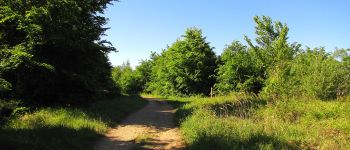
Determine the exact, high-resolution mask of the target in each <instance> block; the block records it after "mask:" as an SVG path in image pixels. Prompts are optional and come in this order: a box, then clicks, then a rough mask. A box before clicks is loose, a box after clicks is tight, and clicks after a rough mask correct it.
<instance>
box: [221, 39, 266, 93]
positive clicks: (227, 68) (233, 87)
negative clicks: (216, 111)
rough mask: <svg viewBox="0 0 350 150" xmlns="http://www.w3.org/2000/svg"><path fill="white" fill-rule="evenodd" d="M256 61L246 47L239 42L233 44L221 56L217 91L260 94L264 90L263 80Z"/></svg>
mask: <svg viewBox="0 0 350 150" xmlns="http://www.w3.org/2000/svg"><path fill="white" fill-rule="evenodd" d="M255 61H256V60H255V59H254V56H253V55H252V52H251V51H248V49H247V47H246V46H244V45H242V44H241V43H240V42H238V41H234V42H232V44H231V45H228V46H227V47H226V48H225V49H224V51H223V53H222V54H221V57H220V62H221V63H222V64H221V65H219V67H218V68H217V76H218V77H217V83H216V85H215V87H216V89H217V90H218V91H220V93H221V94H223V93H228V92H232V91H244V92H254V93H258V92H259V91H260V90H261V88H262V85H261V82H262V81H261V80H262V78H261V77H260V75H261V71H260V70H259V68H257V67H258V66H257V64H256V63H257V62H255Z"/></svg>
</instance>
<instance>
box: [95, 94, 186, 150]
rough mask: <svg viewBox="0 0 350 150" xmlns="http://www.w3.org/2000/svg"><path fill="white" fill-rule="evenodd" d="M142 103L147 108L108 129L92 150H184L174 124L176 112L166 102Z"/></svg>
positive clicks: (149, 99) (150, 99) (153, 100)
mask: <svg viewBox="0 0 350 150" xmlns="http://www.w3.org/2000/svg"><path fill="white" fill-rule="evenodd" d="M145 99H146V100H148V101H149V104H148V105H147V106H145V107H144V108H142V109H141V110H139V111H137V112H135V113H133V114H131V115H130V116H129V117H128V118H126V119H125V120H124V121H122V122H121V123H120V124H119V125H118V126H117V127H115V128H113V129H111V130H110V131H109V132H108V133H107V135H106V137H105V138H103V139H102V140H100V141H98V142H97V143H96V144H95V147H94V148H95V150H114V149H115V150H129V149H151V150H152V149H154V150H170V149H183V148H184V144H183V141H182V139H181V135H180V133H179V129H178V128H177V127H176V126H175V123H174V112H175V110H174V109H173V108H172V107H171V106H170V105H169V104H167V102H166V101H162V100H159V99H154V98H145Z"/></svg>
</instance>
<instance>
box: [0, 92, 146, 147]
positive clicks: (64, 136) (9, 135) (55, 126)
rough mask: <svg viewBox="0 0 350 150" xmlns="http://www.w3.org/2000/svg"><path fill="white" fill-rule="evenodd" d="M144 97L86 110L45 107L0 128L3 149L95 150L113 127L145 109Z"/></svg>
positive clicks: (113, 102) (117, 101)
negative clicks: (142, 108)
mask: <svg viewBox="0 0 350 150" xmlns="http://www.w3.org/2000/svg"><path fill="white" fill-rule="evenodd" d="M145 103H146V101H144V100H142V98H140V97H137V96H133V97H120V98H116V99H114V100H105V101H99V102H97V103H95V104H92V105H91V106H88V107H84V108H41V109H39V110H37V111H34V112H32V113H27V114H24V115H21V116H18V117H16V118H12V119H10V120H9V121H8V122H7V123H6V124H5V125H3V126H2V127H1V128H0V130H1V131H0V149H33V150H34V149H40V150H42V149H44V150H45V149H50V150H55V149H57V150H61V149H65V150H69V149H72V150H73V149H74V150H76V149H78V150H79V149H81V150H86V149H87V150H88V149H93V143H94V141H96V140H97V139H98V138H100V137H102V136H103V134H104V133H106V131H107V130H108V128H109V127H111V126H113V125H115V124H116V123H117V122H118V121H120V120H121V119H122V118H123V117H124V116H126V115H127V114H129V113H131V112H133V111H135V110H136V109H139V108H141V107H143V106H144V104H145Z"/></svg>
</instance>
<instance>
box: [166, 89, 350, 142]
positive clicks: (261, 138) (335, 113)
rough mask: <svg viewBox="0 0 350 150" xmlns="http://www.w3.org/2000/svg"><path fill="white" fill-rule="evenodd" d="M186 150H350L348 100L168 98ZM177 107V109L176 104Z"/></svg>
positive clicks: (247, 96) (228, 97)
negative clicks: (175, 110) (272, 100)
mask: <svg viewBox="0 0 350 150" xmlns="http://www.w3.org/2000/svg"><path fill="white" fill-rule="evenodd" d="M168 101H170V103H172V104H176V105H174V106H175V107H177V108H178V109H177V112H176V113H177V115H176V116H177V117H178V118H177V120H178V122H179V124H180V129H181V132H182V133H183V136H184V140H185V141H186V143H187V144H188V149H334V148H335V149H349V148H350V147H349V145H350V121H349V120H350V116H349V115H348V114H350V99H349V98H344V99H342V100H334V101H322V100H317V99H307V100H303V99H290V100H280V101H274V102H273V103H272V102H269V101H267V100H264V99H262V98H260V97H256V96H249V95H246V94H233V95H230V96H222V97H215V98H201V97H189V98H176V97H173V98H168ZM179 103H180V104H181V105H178V104H179Z"/></svg>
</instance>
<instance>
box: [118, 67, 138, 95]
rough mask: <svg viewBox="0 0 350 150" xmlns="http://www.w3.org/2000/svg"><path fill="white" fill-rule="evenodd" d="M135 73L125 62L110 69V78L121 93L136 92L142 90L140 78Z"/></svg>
mask: <svg viewBox="0 0 350 150" xmlns="http://www.w3.org/2000/svg"><path fill="white" fill-rule="evenodd" d="M137 73H138V72H136V71H134V70H133V69H132V68H131V66H130V63H129V62H126V63H123V65H121V66H117V67H114V68H113V69H112V79H113V80H114V82H115V83H116V85H117V86H118V87H119V88H120V90H121V92H122V93H123V94H137V93H139V92H141V91H142V85H141V84H142V83H141V82H142V81H141V80H142V79H141V76H140V75H138V74H137Z"/></svg>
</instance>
